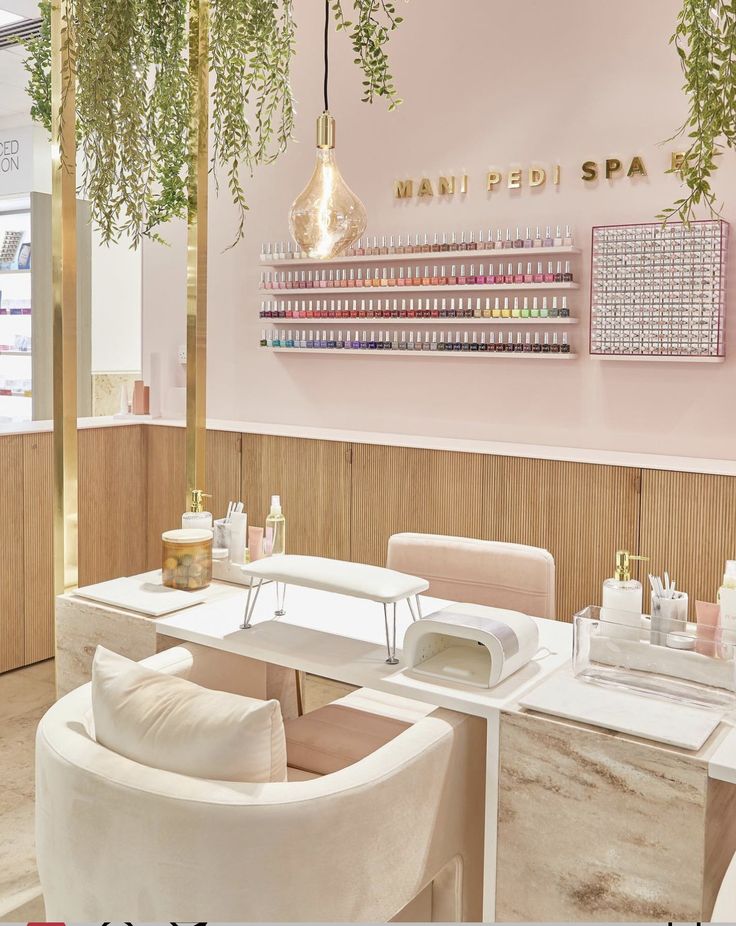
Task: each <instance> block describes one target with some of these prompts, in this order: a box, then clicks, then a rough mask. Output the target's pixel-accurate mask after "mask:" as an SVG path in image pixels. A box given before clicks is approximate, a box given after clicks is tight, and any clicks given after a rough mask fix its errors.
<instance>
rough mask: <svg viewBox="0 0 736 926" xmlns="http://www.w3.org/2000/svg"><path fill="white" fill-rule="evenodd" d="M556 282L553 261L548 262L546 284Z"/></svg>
mask: <svg viewBox="0 0 736 926" xmlns="http://www.w3.org/2000/svg"><path fill="white" fill-rule="evenodd" d="M554 281H555V274H554V270H553V269H552V261H551V260H550V261H548V262H547V272H546V273H545V275H544V282H545V283H554Z"/></svg>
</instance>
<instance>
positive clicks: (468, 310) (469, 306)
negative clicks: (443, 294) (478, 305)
mask: <svg viewBox="0 0 736 926" xmlns="http://www.w3.org/2000/svg"><path fill="white" fill-rule="evenodd" d="M463 317H464V318H472V317H473V300H472V299H471V298H470V296H468V298H467V299H466V300H465V311H464V312H463Z"/></svg>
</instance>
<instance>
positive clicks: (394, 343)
mask: <svg viewBox="0 0 736 926" xmlns="http://www.w3.org/2000/svg"><path fill="white" fill-rule="evenodd" d="M398 349H399V332H398V331H397V330H396V328H394V330H393V334H392V336H391V350H398Z"/></svg>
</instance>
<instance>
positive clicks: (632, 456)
mask: <svg viewBox="0 0 736 926" xmlns="http://www.w3.org/2000/svg"><path fill="white" fill-rule="evenodd" d="M150 423H151V424H158V425H162V426H166V427H182V428H183V427H184V421H181V420H179V421H174V420H167V419H164V418H155V419H152V420H151V422H150ZM207 427H208V428H209V429H210V430H212V431H237V432H242V433H244V434H264V435H272V436H276V437H301V438H304V439H307V440H329V441H345V442H347V443H352V444H378V445H381V446H387V447H413V448H417V449H421V450H451V451H454V452H455V453H482V454H487V455H489V456H494V455H495V456H503V457H524V458H529V459H533V460H559V461H564V462H570V463H592V464H598V465H604V466H630V467H634V468H636V469H664V470H674V471H675V472H688V473H708V474H710V475H717V476H736V460H714V459H709V458H707V457H677V456H668V455H665V454H661V455H660V454H657V453H631V452H628V451H619V450H595V449H586V448H580V447H556V446H552V445H546V444H516V443H510V442H506V441H481V440H470V439H466V438H456V437H427V436H423V435H419V434H396V433H392V432H385V433H383V432H380V431H348V430H342V429H338V428H313V427H304V426H302V425H293V424H273V423H270V422H263V421H228V420H224V419H223V420H220V419H208V421H207Z"/></svg>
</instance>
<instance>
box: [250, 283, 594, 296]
mask: <svg viewBox="0 0 736 926" xmlns="http://www.w3.org/2000/svg"><path fill="white" fill-rule="evenodd" d="M569 289H580V284H578V283H488V284H487V283H470V284H466V285H465V286H439V285H438V286H421V285H420V286H324V287H322V286H315V287H313V288H311V289H309V288H304V289H268V288H265V289H262V290H260V292H261V294H262V295H264V296H271V295H273V296H301V297H302V298H306V297H307V296H314V297H315V298H316V297H320V298H321V297H323V296H330V295H337V294H340V295H345V296H349V295H350V294H351V293H354V294H358V293H365V294H368V293H370V294H371V295H373V296H380V295H384V296H389V295H391V296H399V295H400V294H401V293H488V292H494V293H503V292H506V293H513V292H516V293H521V292H524V293H526V292H535V291H542V292H556V291H557V290H569Z"/></svg>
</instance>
